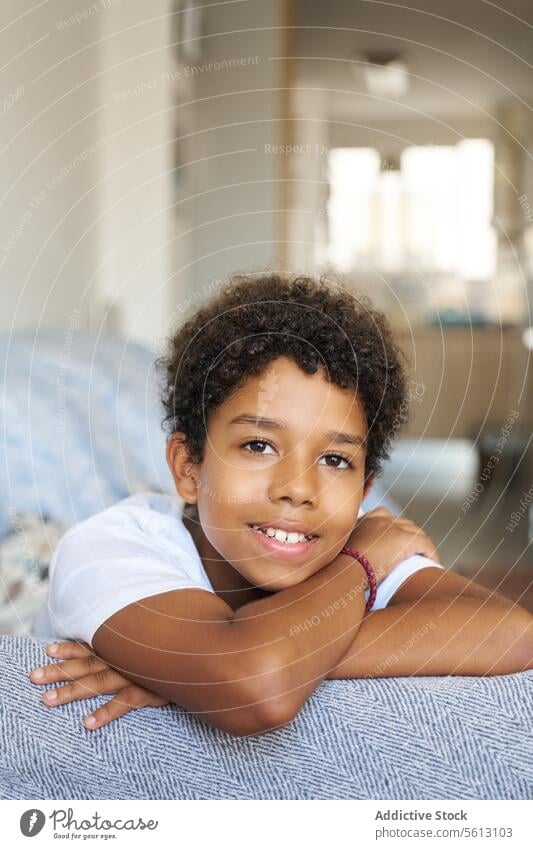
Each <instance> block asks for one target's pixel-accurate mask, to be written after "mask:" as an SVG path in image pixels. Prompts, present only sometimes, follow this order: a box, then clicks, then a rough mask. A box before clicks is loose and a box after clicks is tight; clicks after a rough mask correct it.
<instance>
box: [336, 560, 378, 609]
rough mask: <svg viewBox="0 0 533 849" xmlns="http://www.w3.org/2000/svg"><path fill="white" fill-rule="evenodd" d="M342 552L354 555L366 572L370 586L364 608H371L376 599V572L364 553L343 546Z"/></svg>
mask: <svg viewBox="0 0 533 849" xmlns="http://www.w3.org/2000/svg"><path fill="white" fill-rule="evenodd" d="M342 554H349V555H350V556H351V557H355V559H356V560H358V561H359V563H360V564H361V566H362V567H363V569H364V570H365V572H366V574H367V575H368V584H369V586H370V595H369V596H368V601H367V603H366V610H367V611H368V610H372V607H373V605H374V602H375V600H376V590H377V586H378V585H377V581H376V573H375V572H374V570H373V568H372V566H371V565H370V563H369V562H368V560H367V559H366V557H365V555H364V554H361V552H360V551H355V550H354V549H353V548H348V547H347V546H345V547H344V548H343V549H342Z"/></svg>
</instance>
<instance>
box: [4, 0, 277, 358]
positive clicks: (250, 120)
mask: <svg viewBox="0 0 533 849" xmlns="http://www.w3.org/2000/svg"><path fill="white" fill-rule="evenodd" d="M9 5H10V7H11V8H10V9H8V8H7V4H4V6H3V7H2V8H1V9H0V30H2V31H1V32H0V47H1V48H2V57H3V61H4V62H8V65H7V68H6V69H5V70H4V71H3V75H2V78H1V93H2V101H4V100H5V101H6V104H7V105H6V106H5V107H4V110H3V114H0V132H1V137H0V141H1V150H2V152H1V153H0V156H1V159H0V163H1V167H0V192H1V197H2V198H4V197H5V199H4V200H3V201H2V203H1V205H0V331H6V330H10V328H11V327H14V328H20V327H33V326H35V325H37V324H38V325H40V326H46V327H49V326H55V327H59V328H61V327H63V328H64V327H65V326H67V323H68V319H69V316H70V315H71V314H72V312H73V310H75V309H76V310H79V311H80V313H79V322H80V325H81V327H82V328H84V329H92V330H99V329H100V328H102V324H103V321H104V318H105V316H106V315H107V316H108V318H107V329H108V330H111V331H112V330H118V331H120V332H123V333H125V334H127V335H128V334H129V335H131V336H132V337H134V338H136V339H139V340H141V341H144V342H145V343H147V344H149V345H152V346H153V347H157V345H158V343H159V342H160V340H161V335H162V333H164V332H165V331H166V329H167V328H168V321H169V319H172V316H173V315H175V313H176V312H177V311H179V310H180V308H181V305H182V302H183V301H184V300H187V298H188V297H190V296H191V294H192V295H193V297H194V295H195V293H197V292H198V290H199V289H200V287H201V285H203V284H204V283H205V282H206V281H207V282H209V281H213V280H215V279H219V278H221V277H222V276H224V275H226V274H227V273H228V272H230V271H232V270H234V269H250V268H262V267H264V266H265V265H268V264H271V263H272V262H273V261H274V259H275V256H276V241H277V239H278V237H279V232H278V226H279V221H278V216H277V208H278V205H279V203H278V198H279V183H278V182H277V180H278V178H279V176H280V173H281V171H280V157H279V155H276V154H273V153H270V152H268V145H269V144H277V143H279V142H280V141H281V139H282V136H281V126H280V122H279V118H280V112H279V108H280V106H279V104H280V100H279V92H278V91H277V88H278V86H279V79H280V67H279V66H280V62H279V61H278V60H277V57H278V56H279V55H281V54H282V52H283V51H282V50H281V48H280V45H281V41H282V39H281V30H280V28H279V27H280V23H281V11H282V0H274V1H273V2H271V3H264V2H262V1H261V0H248V1H247V2H246V3H242V2H235V3H232V2H227V3H224V4H207V5H205V6H204V10H203V28H202V34H203V36H204V38H202V40H201V41H199V42H197V44H198V48H199V49H198V57H197V58H196V59H194V60H193V59H192V58H190V55H189V54H187V52H186V50H185V52H183V46H182V48H181V51H182V56H181V58H182V66H181V67H182V68H183V69H184V70H183V73H184V77H187V85H186V86H185V87H184V88H183V87H182V88H183V91H187V92H188V94H187V98H188V99H189V101H191V102H190V103H189V105H185V104H183V103H182V104H181V105H179V106H178V105H177V97H178V93H179V90H180V81H179V80H177V79H176V77H177V74H176V69H177V68H178V65H177V64H176V60H177V55H176V54H177V48H176V47H174V48H172V47H170V42H171V41H172V40H174V41H180V40H181V41H183V38H184V36H185V35H186V33H185V32H184V30H183V23H184V18H183V16H181V15H174V16H172V15H171V14H170V13H171V11H172V10H173V8H174V3H173V2H172V0H152V2H151V3H150V4H146V3H145V2H143V0H97V2H95V3H93V4H90V3H88V2H87V0H57V2H55V3H54V4H53V5H52V4H48V3H47V4H43V5H41V6H40V7H39V4H34V6H35V7H36V10H35V11H33V8H32V6H31V4H30V0H22V2H21V3H19V4H17V8H16V11H15V10H14V8H13V4H9ZM235 60H238V61H237V64H236V63H235ZM241 60H244V61H243V62H242V63H241ZM219 62H220V63H222V64H221V65H217V64H216V63H219ZM235 64H236V66H235ZM182 82H184V80H182ZM17 93H18V94H17ZM10 94H11V95H15V97H14V98H12V100H13V101H14V102H13V103H12V105H11V100H9V99H8V98H9V95H10ZM182 100H183V98H182ZM178 145H179V152H178V147H177V146H178ZM80 155H81V157H82V159H80V158H79V157H80ZM175 166H178V167H179V170H178V172H176V173H177V174H179V180H180V182H179V184H178V190H177V191H176V174H172V169H173V168H174V167H175ZM65 168H66V169H67V171H66V172H64V169H65ZM62 172H64V174H63V177H61V176H58V175H61V173H62ZM50 180H52V181H55V182H54V183H50V185H51V186H52V188H47V182H48V181H50ZM232 184H239V185H234V186H233V185H232ZM176 201H178V203H177V204H176ZM17 228H18V229H17ZM2 245H3V246H4V248H3V249H2V248H1V246H2ZM2 263H3V265H2ZM111 307H112V310H111V311H109V312H108V308H111Z"/></svg>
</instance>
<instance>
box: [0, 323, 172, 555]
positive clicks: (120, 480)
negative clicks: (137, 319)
mask: <svg viewBox="0 0 533 849" xmlns="http://www.w3.org/2000/svg"><path fill="white" fill-rule="evenodd" d="M153 360H154V354H153V353H152V352H151V351H150V350H148V349H147V348H144V347H143V346H141V345H139V344H136V343H134V342H130V341H127V340H125V339H121V338H115V337H102V338H100V339H98V338H97V337H96V336H93V335H89V334H86V333H82V332H80V331H77V330H75V328H71V329H70V330H66V331H64V332H59V331H46V332H39V335H38V337H36V336H35V333H34V332H33V331H26V332H20V333H17V334H15V335H14V336H13V337H11V338H8V337H0V362H1V363H2V364H3V368H2V371H1V376H0V386H1V388H2V391H1V394H0V428H1V430H0V432H1V435H2V446H3V450H2V453H1V456H0V493H1V498H2V501H3V505H0V538H1V535H2V532H3V531H5V530H6V528H7V525H8V521H9V514H8V510H9V506H10V505H12V506H13V507H14V508H16V509H17V510H20V511H28V512H33V513H37V514H38V515H40V516H49V517H50V518H52V519H55V520H56V521H59V522H62V523H63V524H65V525H67V526H70V525H72V524H74V523H75V522H78V521H80V520H81V519H84V518H86V517H87V516H90V515H92V514H93V513H96V512H98V511H99V510H103V509H104V508H105V507H108V506H110V505H111V504H113V503H115V502H116V501H119V500H120V499H121V498H124V497H125V496H127V495H129V494H130V493H131V492H133V491H137V490H138V489H141V488H146V484H149V485H150V487H153V488H154V489H161V490H165V489H168V488H169V487H170V488H172V478H171V475H170V472H169V471H168V468H167V465H166V462H165V454H164V451H165V438H164V434H163V431H162V429H161V427H160V421H161V418H162V415H161V412H160V409H159V404H158V397H157V383H156V378H155V373H154V369H153Z"/></svg>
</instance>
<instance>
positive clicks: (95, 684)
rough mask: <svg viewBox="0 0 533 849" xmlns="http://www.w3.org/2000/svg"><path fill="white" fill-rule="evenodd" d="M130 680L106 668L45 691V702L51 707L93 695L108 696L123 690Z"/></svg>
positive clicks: (89, 697)
mask: <svg viewBox="0 0 533 849" xmlns="http://www.w3.org/2000/svg"><path fill="white" fill-rule="evenodd" d="M127 684H128V681H127V680H126V679H125V678H123V677H122V675H120V674H119V673H118V672H115V670H114V669H109V668H108V669H104V670H102V671H101V672H96V673H95V674H94V675H86V676H85V677H84V678H80V679H79V680H78V681H73V682H72V684H65V686H64V687H55V688H54V689H53V690H47V691H46V692H45V693H43V697H42V698H43V702H44V704H46V705H48V706H49V707H57V706H58V705H65V704H67V703H68V702H76V701H80V700H81V699H91V698H92V697H93V696H107V695H109V694H110V693H116V692H117V690H123V689H124V688H125V687H126V686H127Z"/></svg>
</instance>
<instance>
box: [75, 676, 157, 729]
mask: <svg viewBox="0 0 533 849" xmlns="http://www.w3.org/2000/svg"><path fill="white" fill-rule="evenodd" d="M149 699H150V694H149V693H148V692H147V691H146V690H145V689H144V688H143V687H139V686H136V685H135V684H133V685H131V686H130V687H125V688H124V690H121V691H120V693H117V694H116V696H114V697H113V698H112V699H110V700H109V701H108V702H107V703H106V704H105V705H102V707H99V708H97V709H96V710H95V711H93V712H92V713H91V714H89V715H88V716H85V717H84V718H83V724H84V726H85V728H87V729H88V730H90V731H94V730H95V729H96V728H101V727H102V725H108V724H109V723H110V722H113V720H114V719H119V718H120V717H121V716H125V715H126V714H127V713H130V711H132V710H136V709H137V708H140V707H145V705H147V704H148V702H149Z"/></svg>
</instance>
